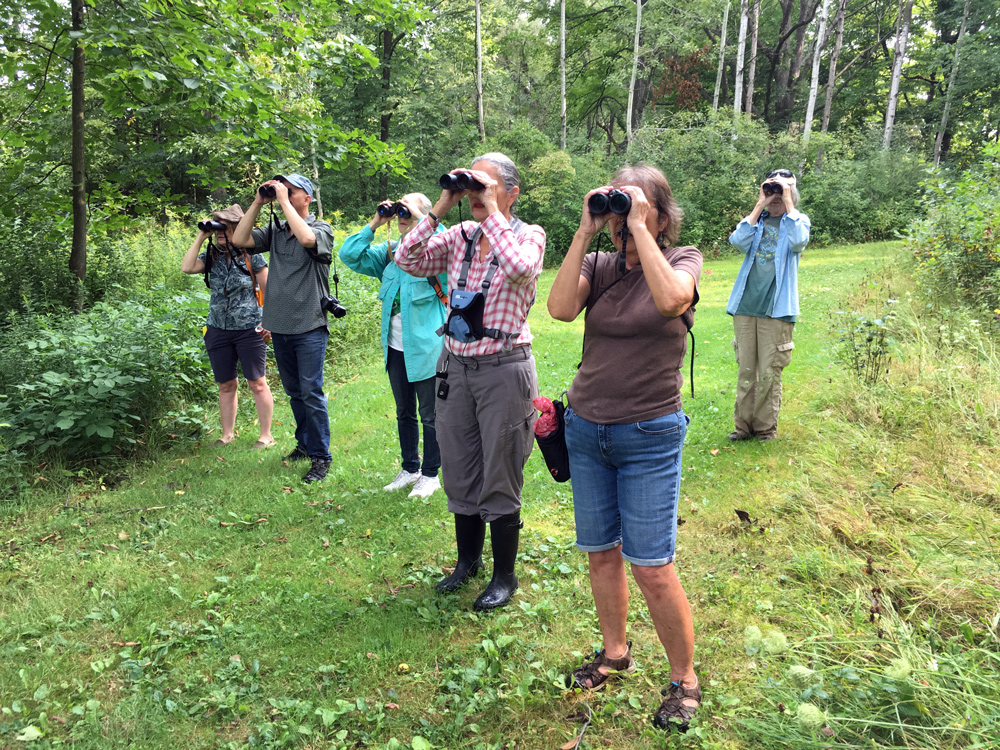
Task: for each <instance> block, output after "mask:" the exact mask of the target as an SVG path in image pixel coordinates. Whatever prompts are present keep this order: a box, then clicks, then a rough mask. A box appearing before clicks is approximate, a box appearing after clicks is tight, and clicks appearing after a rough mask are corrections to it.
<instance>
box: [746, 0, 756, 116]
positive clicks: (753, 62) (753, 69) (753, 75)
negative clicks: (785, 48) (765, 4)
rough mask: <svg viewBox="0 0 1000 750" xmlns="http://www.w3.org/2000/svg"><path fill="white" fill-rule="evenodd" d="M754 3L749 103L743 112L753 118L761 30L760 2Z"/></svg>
mask: <svg viewBox="0 0 1000 750" xmlns="http://www.w3.org/2000/svg"><path fill="white" fill-rule="evenodd" d="M751 2H753V15H751V16H750V23H751V26H750V70H749V71H748V72H747V101H746V106H745V107H744V108H743V111H744V112H746V113H747V114H748V115H751V116H753V84H754V79H755V78H756V77H757V32H758V30H759V29H760V0H751Z"/></svg>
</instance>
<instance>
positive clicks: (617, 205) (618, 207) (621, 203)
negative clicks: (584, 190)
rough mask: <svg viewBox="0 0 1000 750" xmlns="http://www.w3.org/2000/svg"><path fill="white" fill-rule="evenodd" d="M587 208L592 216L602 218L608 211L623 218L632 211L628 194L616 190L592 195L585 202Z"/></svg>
mask: <svg viewBox="0 0 1000 750" xmlns="http://www.w3.org/2000/svg"><path fill="white" fill-rule="evenodd" d="M587 208H588V209H589V210H590V213H591V214H592V215H594V216H602V215H604V214H606V213H608V212H609V211H610V212H611V213H613V214H618V215H619V216H624V215H625V214H627V213H628V212H629V211H631V210H632V199H631V198H630V197H629V194H628V193H626V192H624V191H622V190H617V189H612V190H609V191H608V192H606V193H594V194H593V195H592V196H590V200H588V201H587Z"/></svg>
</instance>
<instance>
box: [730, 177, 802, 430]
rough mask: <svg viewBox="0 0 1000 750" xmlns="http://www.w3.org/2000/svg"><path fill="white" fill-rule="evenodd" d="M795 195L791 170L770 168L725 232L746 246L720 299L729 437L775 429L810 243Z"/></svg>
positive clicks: (737, 245) (793, 346)
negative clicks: (727, 361)
mask: <svg viewBox="0 0 1000 750" xmlns="http://www.w3.org/2000/svg"><path fill="white" fill-rule="evenodd" d="M798 202H799V191H798V188H797V186H796V180H795V175H794V174H793V173H792V172H791V170H788V169H776V170H774V171H773V172H770V173H768V175H767V177H766V179H765V180H764V182H763V183H762V184H761V186H760V193H759V195H758V198H757V205H755V206H754V208H753V210H752V211H751V212H750V213H749V215H747V216H746V218H744V219H743V220H742V221H741V222H740V223H739V224H737V225H736V229H735V230H734V231H733V233H732V234H731V235H730V236H729V242H730V244H731V245H734V246H735V247H738V248H739V249H740V250H742V251H743V252H744V253H745V254H746V257H745V258H744V259H743V265H741V266H740V271H739V273H738V274H737V276H736V283H735V284H734V285H733V291H732V293H731V294H730V295H729V304H728V305H726V312H727V313H729V314H730V315H732V316H733V330H734V333H735V336H734V338H733V348H734V349H735V352H736V362H737V364H738V365H739V376H738V379H737V383H736V408H735V411H734V417H733V419H734V422H735V429H734V430H733V432H731V433H730V434H729V439H730V440H733V441H737V440H748V439H750V438H752V437H756V438H757V439H758V440H773V439H774V438H776V437H777V435H778V411H779V410H780V408H781V371H782V370H784V369H785V367H787V366H788V363H789V362H790V361H791V359H792V349H794V348H795V344H794V343H792V331H793V329H794V327H795V320H796V318H797V317H798V314H799V288H798V283H799V281H798V274H799V256H800V255H801V254H802V251H803V250H804V249H805V247H806V245H807V244H808V243H809V228H810V225H809V217H808V216H806V215H805V214H803V213H800V212H799V211H798V210H797V209H796V208H795V206H796V205H797V204H798Z"/></svg>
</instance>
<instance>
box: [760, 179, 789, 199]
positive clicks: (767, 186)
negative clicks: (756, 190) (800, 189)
mask: <svg viewBox="0 0 1000 750" xmlns="http://www.w3.org/2000/svg"><path fill="white" fill-rule="evenodd" d="M761 190H763V191H764V195H765V196H772V195H781V194H782V193H784V192H785V189H784V188H783V187H782V186H781V183H780V182H765V183H764V184H763V186H761Z"/></svg>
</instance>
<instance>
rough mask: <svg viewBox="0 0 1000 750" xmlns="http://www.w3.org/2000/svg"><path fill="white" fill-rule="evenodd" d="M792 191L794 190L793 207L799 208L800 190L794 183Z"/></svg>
mask: <svg viewBox="0 0 1000 750" xmlns="http://www.w3.org/2000/svg"><path fill="white" fill-rule="evenodd" d="M791 189H792V205H793V206H797V205H799V189H798V187H796V185H795V183H794V182H793V183H792V186H791Z"/></svg>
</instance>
